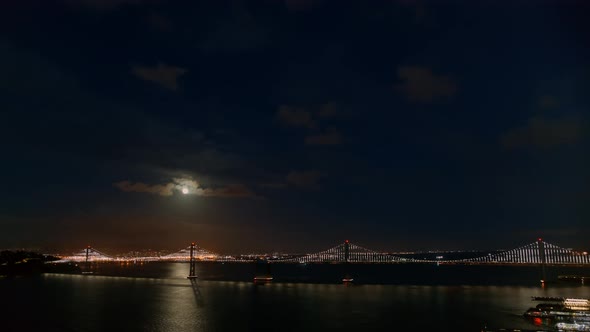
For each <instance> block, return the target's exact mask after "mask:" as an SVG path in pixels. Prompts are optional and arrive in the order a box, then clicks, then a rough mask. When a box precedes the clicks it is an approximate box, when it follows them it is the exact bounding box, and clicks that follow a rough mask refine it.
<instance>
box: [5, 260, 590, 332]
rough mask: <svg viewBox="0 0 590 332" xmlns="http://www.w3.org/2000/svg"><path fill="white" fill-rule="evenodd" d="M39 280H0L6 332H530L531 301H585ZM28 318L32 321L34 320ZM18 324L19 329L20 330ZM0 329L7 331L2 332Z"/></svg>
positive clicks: (518, 291)
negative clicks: (515, 331) (503, 331)
mask: <svg viewBox="0 0 590 332" xmlns="http://www.w3.org/2000/svg"><path fill="white" fill-rule="evenodd" d="M165 269H167V270H166V271H167V275H168V276H171V277H172V278H162V279H160V278H129V277H106V276H82V275H58V274H45V275H43V276H41V277H34V278H18V279H3V280H0V294H3V300H4V301H6V302H5V303H10V304H11V305H10V306H6V307H7V309H5V310H4V313H5V314H6V315H3V316H5V317H4V321H5V322H8V324H9V325H12V326H13V328H12V329H10V328H9V329H7V331H27V330H43V331H106V330H121V331H164V332H168V331H260V330H266V331H325V330H331V329H338V330H341V331H366V330H371V331H426V330H429V329H432V330H443V331H445V330H452V331H479V330H480V329H481V327H482V326H483V325H484V324H486V325H487V326H490V327H510V328H521V329H525V328H533V327H534V326H533V325H532V323H530V322H529V321H527V320H525V319H524V318H523V317H522V313H523V312H524V311H525V310H526V309H528V308H529V307H531V306H534V305H535V303H533V302H531V296H570V297H589V298H590V287H581V286H576V287H559V288H552V287H548V288H545V289H542V288H540V287H523V286H440V285H438V286H437V285H416V286H408V285H358V286H345V285H340V284H305V283H273V284H268V285H262V286H255V285H253V283H251V282H236V281H204V280H195V281H192V282H191V280H188V279H185V278H184V276H185V275H186V265H183V264H170V265H168V266H166V267H165ZM31 314H34V315H35V317H36V318H39V319H31V318H30V317H31ZM17 324H18V325H17ZM2 330H3V331H4V330H5V329H2Z"/></svg>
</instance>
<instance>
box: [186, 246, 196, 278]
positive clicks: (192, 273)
mask: <svg viewBox="0 0 590 332" xmlns="http://www.w3.org/2000/svg"><path fill="white" fill-rule="evenodd" d="M196 263H197V262H196V261H195V243H194V242H192V243H191V259H190V268H189V272H188V277H186V278H187V279H195V278H197V274H196V273H195V265H196Z"/></svg>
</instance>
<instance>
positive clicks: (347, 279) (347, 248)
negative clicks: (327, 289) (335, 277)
mask: <svg viewBox="0 0 590 332" xmlns="http://www.w3.org/2000/svg"><path fill="white" fill-rule="evenodd" d="M349 261H350V242H349V241H348V240H346V241H344V264H345V265H346V266H348V262H349ZM346 270H348V267H347V268H346ZM353 280H354V279H353V278H352V277H351V276H350V274H349V273H348V272H346V274H345V275H344V278H342V283H343V284H345V285H349V284H351V283H352V281H353Z"/></svg>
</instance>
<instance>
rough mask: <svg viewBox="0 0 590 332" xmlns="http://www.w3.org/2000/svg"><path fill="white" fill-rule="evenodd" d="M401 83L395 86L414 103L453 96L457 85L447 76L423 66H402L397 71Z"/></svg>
mask: <svg viewBox="0 0 590 332" xmlns="http://www.w3.org/2000/svg"><path fill="white" fill-rule="evenodd" d="M397 75H398V78H399V79H400V80H402V81H403V83H401V84H399V85H397V86H396V89H397V90H398V91H400V92H402V93H403V94H404V95H405V96H406V97H407V98H408V100H409V101H411V102H415V103H431V102H434V101H437V100H440V99H448V98H450V97H453V96H454V95H455V93H456V92H457V86H456V84H455V82H454V81H453V79H451V78H450V77H448V76H439V75H435V74H433V73H432V71H431V70H430V69H428V68H425V67H417V66H404V67H400V68H399V69H398V71H397Z"/></svg>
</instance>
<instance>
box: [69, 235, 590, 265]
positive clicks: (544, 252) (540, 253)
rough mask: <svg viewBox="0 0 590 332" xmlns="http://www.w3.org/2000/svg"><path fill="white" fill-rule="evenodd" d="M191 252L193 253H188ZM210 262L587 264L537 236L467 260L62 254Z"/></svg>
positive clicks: (344, 253)
mask: <svg viewBox="0 0 590 332" xmlns="http://www.w3.org/2000/svg"><path fill="white" fill-rule="evenodd" d="M191 252H192V255H191ZM191 257H192V261H211V262H253V261H256V260H260V259H263V260H266V261H268V262H269V263H305V264H307V263H327V264H338V263H371V264H392V263H436V264H463V265H536V264H543V265H581V266H590V255H588V252H582V251H575V250H572V249H567V248H562V247H559V246H556V245H554V244H551V243H548V242H545V241H543V240H542V239H538V240H537V241H535V242H532V243H529V244H527V245H524V246H520V247H517V248H515V249H511V250H506V251H500V252H495V253H493V254H487V255H484V256H481V257H475V258H466V259H418V258H409V257H404V256H401V255H396V254H389V253H383V252H377V251H374V250H370V249H367V248H364V247H361V246H359V245H356V244H354V243H351V242H349V241H348V240H347V241H344V242H343V243H340V244H338V245H336V246H334V247H332V248H329V249H327V250H324V251H321V252H317V253H312V254H306V255H291V256H287V257H279V258H272V257H259V256H255V255H241V256H230V255H220V254H216V253H214V252H211V251H209V250H206V249H204V248H201V247H199V246H197V245H196V244H194V243H193V244H191V245H190V246H188V247H187V248H183V249H181V250H180V251H178V252H175V253H172V254H169V255H165V256H156V257H117V256H111V255H107V254H105V253H103V252H100V251H98V250H96V249H94V248H92V247H90V246H88V247H87V248H85V249H84V250H82V251H81V252H77V253H75V254H73V255H69V256H63V257H61V261H64V262H65V261H68V262H70V261H75V262H83V261H85V262H116V261H175V262H182V261H187V262H189V261H191Z"/></svg>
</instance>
